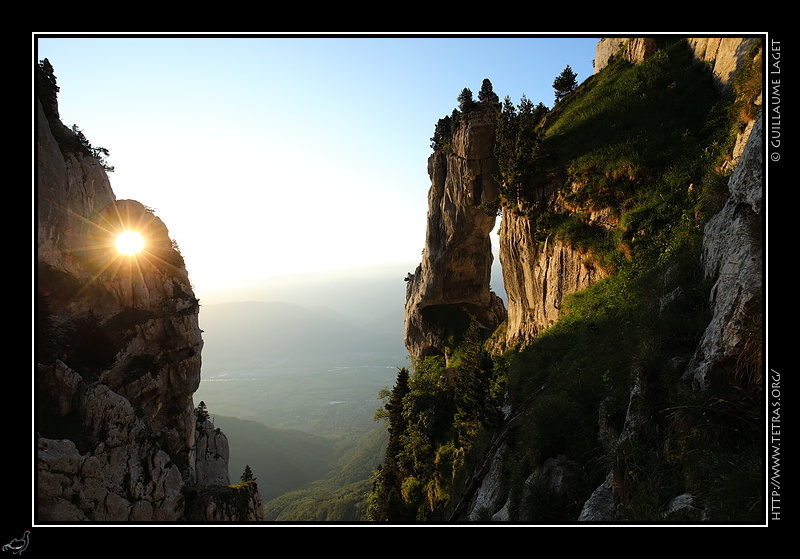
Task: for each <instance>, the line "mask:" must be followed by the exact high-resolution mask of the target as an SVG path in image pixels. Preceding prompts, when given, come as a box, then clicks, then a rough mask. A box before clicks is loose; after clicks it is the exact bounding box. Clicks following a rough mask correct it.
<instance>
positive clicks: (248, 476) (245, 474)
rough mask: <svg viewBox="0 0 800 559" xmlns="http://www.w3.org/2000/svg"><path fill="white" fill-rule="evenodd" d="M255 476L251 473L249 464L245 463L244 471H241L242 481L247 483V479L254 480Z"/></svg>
mask: <svg viewBox="0 0 800 559" xmlns="http://www.w3.org/2000/svg"><path fill="white" fill-rule="evenodd" d="M255 480H256V478H255V476H254V475H253V472H252V470H250V464H247V465H246V466H245V467H244V472H242V483H247V482H248V481H255Z"/></svg>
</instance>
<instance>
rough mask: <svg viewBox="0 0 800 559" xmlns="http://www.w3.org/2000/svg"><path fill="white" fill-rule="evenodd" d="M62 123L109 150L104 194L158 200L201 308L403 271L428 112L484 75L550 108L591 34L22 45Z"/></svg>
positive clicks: (429, 127) (412, 233)
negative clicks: (229, 296) (245, 292)
mask: <svg viewBox="0 0 800 559" xmlns="http://www.w3.org/2000/svg"><path fill="white" fill-rule="evenodd" d="M34 39H35V40H34V44H33V47H34V49H36V50H35V52H34V56H35V57H36V58H37V59H38V60H41V59H43V58H48V59H49V60H50V62H51V64H52V65H53V67H54V68H55V74H56V76H57V78H58V85H59V87H60V88H61V91H60V93H59V109H60V113H61V118H62V122H63V123H64V124H66V125H67V126H71V125H72V124H77V125H78V126H79V127H80V128H81V129H82V130H83V131H84V133H85V135H86V137H87V138H88V140H89V141H90V142H91V143H92V145H94V146H102V147H105V148H107V149H108V150H109V151H110V157H109V158H108V163H109V164H110V165H113V166H115V168H116V170H115V172H113V173H111V174H110V175H109V176H110V180H111V185H112V188H113V189H114V192H115V193H116V195H117V198H120V199H123V198H132V199H135V200H138V201H140V202H142V203H143V204H145V205H146V206H149V207H151V208H153V209H154V210H155V212H156V214H157V215H158V216H159V217H160V218H161V219H162V220H163V221H164V222H165V224H166V225H167V227H168V228H169V230H170V234H171V236H172V237H173V238H174V239H175V241H176V242H177V243H178V245H179V247H180V249H181V252H182V254H183V256H184V258H185V260H186V263H187V267H188V269H189V274H190V278H191V279H192V283H193V285H194V287H195V291H196V293H197V294H198V296H199V297H200V298H201V300H203V299H204V297H205V298H206V300H208V298H209V297H211V299H212V300H213V299H214V296H215V295H214V294H215V293H217V292H219V291H221V290H226V289H232V288H237V286H244V285H247V284H251V283H258V282H261V281H263V280H265V279H266V278H272V277H279V276H287V275H291V274H300V273H327V272H329V271H331V270H338V271H343V270H351V269H362V270H363V269H377V268H380V267H391V266H400V268H401V272H402V273H403V274H404V273H405V271H406V268H407V269H408V270H412V269H413V267H414V266H416V264H417V263H418V262H419V260H420V255H421V251H422V247H423V244H424V238H425V219H426V213H427V192H428V188H429V186H430V182H429V180H428V176H427V158H428V156H429V155H430V152H431V150H430V137H431V136H432V135H433V129H434V126H435V124H436V122H437V120H438V119H439V118H441V117H443V116H445V115H448V114H450V113H451V112H452V110H453V109H454V108H455V107H456V104H457V102H456V97H457V96H458V94H459V93H460V91H461V90H462V89H463V88H464V87H468V88H470V89H471V90H472V91H473V93H475V95H476V96H477V92H478V90H479V89H480V86H481V82H482V80H483V79H484V78H489V79H490V80H491V82H492V84H493V86H494V90H495V92H496V93H497V94H498V95H499V96H500V98H501V99H502V98H503V97H505V96H506V95H508V96H510V97H511V99H512V100H513V101H514V102H515V103H517V102H519V99H520V97H521V96H522V94H525V95H526V96H527V97H528V98H529V99H531V100H532V101H534V102H537V103H538V102H540V101H541V102H543V103H544V104H545V105H547V106H552V104H553V88H552V83H553V80H554V79H555V77H556V76H557V75H558V74H560V73H561V71H562V70H563V69H564V68H565V67H566V66H567V65H570V66H571V67H572V69H573V70H574V71H575V72H576V73H577V74H578V81H579V82H581V81H583V80H585V79H586V78H588V77H589V76H590V75H591V73H592V60H593V58H594V49H595V45H596V43H597V38H596V37H592V38H583V37H556V36H551V37H545V36H543V37H536V38H534V37H506V38H490V37H487V36H472V37H470V38H456V37H439V38H434V37H421V36H418V37H412V38H409V37H402V38H401V37H375V36H361V37H357V38H352V37H328V38H326V37H312V38H303V37H298V36H283V37H272V38H268V37H259V36H251V37H246V38H234V37H230V36H216V37H212V36H206V37H202V38H191V37H188V36H181V37H152V36H148V37H126V38H121V37H104V36H93V37H87V38H82V37H79V36H69V35H63V36H60V37H58V38H55V37H54V38H45V37H43V36H38V37H36V36H35V37H34Z"/></svg>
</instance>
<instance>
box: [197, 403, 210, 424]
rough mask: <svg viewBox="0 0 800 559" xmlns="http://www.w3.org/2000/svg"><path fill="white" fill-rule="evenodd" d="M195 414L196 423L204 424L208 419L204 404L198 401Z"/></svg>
mask: <svg viewBox="0 0 800 559" xmlns="http://www.w3.org/2000/svg"><path fill="white" fill-rule="evenodd" d="M195 414H196V415H197V422H198V423H204V422H205V421H206V420H207V419H208V418H209V415H208V408H207V407H206V403H205V402H203V401H202V400H200V403H199V404H198V405H197V408H195Z"/></svg>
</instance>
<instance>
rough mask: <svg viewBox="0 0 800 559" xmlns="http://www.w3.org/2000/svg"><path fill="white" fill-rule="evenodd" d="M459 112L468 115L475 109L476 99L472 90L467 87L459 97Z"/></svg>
mask: <svg viewBox="0 0 800 559" xmlns="http://www.w3.org/2000/svg"><path fill="white" fill-rule="evenodd" d="M457 100H458V110H460V111H461V112H462V113H468V112H470V111H471V110H472V109H473V108H474V107H475V99H473V97H472V90H471V89H469V88H468V87H465V88H464V89H462V90H461V93H459V95H458V98H457Z"/></svg>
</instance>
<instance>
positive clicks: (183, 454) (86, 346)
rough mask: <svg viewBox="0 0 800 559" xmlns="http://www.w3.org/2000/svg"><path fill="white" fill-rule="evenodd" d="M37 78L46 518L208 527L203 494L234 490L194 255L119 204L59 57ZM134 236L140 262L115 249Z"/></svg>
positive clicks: (38, 336) (41, 491)
mask: <svg viewBox="0 0 800 559" xmlns="http://www.w3.org/2000/svg"><path fill="white" fill-rule="evenodd" d="M35 80H36V97H37V99H36V104H37V115H36V148H37V152H36V164H37V167H36V189H37V192H36V201H37V202H36V204H37V205H36V214H37V224H36V227H37V255H36V300H35V304H36V317H35V322H36V332H35V350H36V355H35V357H36V367H35V373H34V374H35V406H36V409H35V426H36V432H37V441H36V442H37V496H36V517H37V519H38V520H39V521H42V522H51V521H52V522H57V521H132V522H139V521H141V522H152V521H178V520H183V521H186V520H206V519H207V518H205V517H204V516H203V515H204V514H205V511H207V510H209V507H206V508H205V509H203V510H202V511H199V512H198V511H197V510H196V509H197V507H192V506H191V505H192V500H193V499H194V498H196V496H197V495H198V493H199V494H202V493H203V488H204V487H212V486H220V485H222V484H227V483H228V473H227V439H226V438H225V435H224V434H223V433H221V432H220V431H219V430H216V429H214V428H213V425H211V424H210V422H207V421H205V420H204V419H203V418H200V417H198V415H197V411H196V409H195V406H194V403H193V400H192V396H193V394H194V392H195V390H196V389H197V387H198V386H199V383H200V368H201V351H202V347H203V340H202V335H201V330H200V328H199V326H198V312H199V301H198V300H197V298H196V297H195V296H194V293H193V291H192V287H191V284H190V282H189V276H188V273H187V270H186V267H185V265H184V262H183V258H182V257H181V255H180V253H179V252H178V251H177V249H176V248H175V245H174V243H173V241H172V239H170V237H169V232H168V230H167V228H166V226H165V225H164V223H163V222H162V221H161V220H160V219H159V218H158V217H156V216H155V214H154V213H153V212H152V210H150V209H148V208H146V207H145V206H144V205H142V204H141V203H139V202H136V201H133V200H117V199H116V197H115V195H114V193H113V191H112V189H111V185H110V182H109V179H108V175H107V172H106V167H105V165H104V163H103V161H102V158H101V157H98V153H102V152H98V151H97V149H96V148H92V146H91V145H90V144H89V143H88V141H87V140H86V138H85V137H83V135H82V134H81V133H80V131H79V130H77V129H74V128H73V129H70V128H67V127H66V126H64V125H63V124H62V123H61V121H60V118H59V115H58V105H57V92H58V86H57V84H56V78H55V76H54V75H53V70H52V67H51V66H50V65H49V63H48V62H47V61H46V60H45V61H43V62H42V63H41V64H40V65H39V66H38V67H37V68H36V69H35ZM125 230H136V231H138V232H139V233H140V234H141V235H142V237H143V238H144V241H145V246H144V249H143V250H142V251H141V252H139V253H137V254H136V255H132V256H127V255H122V254H120V253H119V252H118V251H117V250H116V248H115V246H114V243H115V237H116V235H117V234H118V233H120V232H122V231H125ZM222 486H223V487H225V486H226V485H222ZM248 490H249V491H251V492H252V497H253V501H254V502H256V501H259V498H258V490H257V487H256V486H255V485H252V486H249V489H248ZM217 508H219V507H217ZM259 514H260V510H259V508H258V507H257V508H256V509H255V510H251V509H249V508H247V509H246V510H242V509H237V511H235V512H231V511H229V513H228V514H227V515H226V517H225V518H221V517H220V516H219V515H216V516H213V519H215V520H228V521H236V520H243V519H247V518H257V517H258V516H259Z"/></svg>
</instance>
